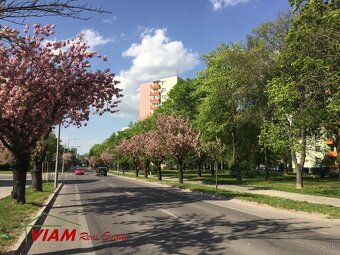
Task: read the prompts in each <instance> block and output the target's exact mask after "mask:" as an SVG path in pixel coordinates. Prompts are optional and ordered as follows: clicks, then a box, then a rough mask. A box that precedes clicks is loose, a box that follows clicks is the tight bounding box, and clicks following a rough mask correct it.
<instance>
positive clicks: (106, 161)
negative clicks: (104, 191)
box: [100, 150, 113, 166]
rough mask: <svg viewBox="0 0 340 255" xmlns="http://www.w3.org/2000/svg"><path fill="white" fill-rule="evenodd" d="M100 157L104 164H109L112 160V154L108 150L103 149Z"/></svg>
mask: <svg viewBox="0 0 340 255" xmlns="http://www.w3.org/2000/svg"><path fill="white" fill-rule="evenodd" d="M100 158H101V159H102V161H103V162H104V164H105V165H106V166H110V165H111V163H112V161H113V155H112V154H111V153H110V152H109V151H108V150H106V151H104V152H103V153H102V154H101V155H100Z"/></svg>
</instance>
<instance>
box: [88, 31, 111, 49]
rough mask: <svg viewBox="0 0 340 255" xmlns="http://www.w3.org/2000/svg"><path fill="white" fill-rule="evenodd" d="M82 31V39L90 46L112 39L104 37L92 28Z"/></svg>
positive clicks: (103, 43)
mask: <svg viewBox="0 0 340 255" xmlns="http://www.w3.org/2000/svg"><path fill="white" fill-rule="evenodd" d="M82 33H83V34H84V40H85V41H87V43H88V45H89V46H90V47H91V48H94V47H96V46H98V45H105V44H107V43H109V42H113V41H114V39H112V38H111V39H110V38H104V37H103V36H102V35H101V34H100V33H99V32H98V31H95V30H93V29H84V30H83V31H82Z"/></svg>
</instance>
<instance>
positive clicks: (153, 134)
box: [145, 130, 168, 180]
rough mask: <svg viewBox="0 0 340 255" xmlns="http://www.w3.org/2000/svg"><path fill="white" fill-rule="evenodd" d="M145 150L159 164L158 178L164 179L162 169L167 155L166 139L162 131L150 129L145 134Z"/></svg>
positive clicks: (153, 161)
mask: <svg viewBox="0 0 340 255" xmlns="http://www.w3.org/2000/svg"><path fill="white" fill-rule="evenodd" d="M145 142H146V144H145V150H146V153H147V155H148V156H149V158H150V159H151V161H152V163H154V164H155V165H156V166H157V176H158V180H162V169H161V164H162V163H163V161H164V159H165V157H166V155H167V152H168V151H167V148H166V141H165V139H164V136H163V135H162V133H161V132H158V130H156V131H154V130H153V131H150V132H148V133H147V135H145Z"/></svg>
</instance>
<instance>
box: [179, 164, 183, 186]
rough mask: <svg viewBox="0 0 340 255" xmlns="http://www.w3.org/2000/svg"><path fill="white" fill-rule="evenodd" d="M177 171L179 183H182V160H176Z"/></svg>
mask: <svg viewBox="0 0 340 255" xmlns="http://www.w3.org/2000/svg"><path fill="white" fill-rule="evenodd" d="M178 171H179V176H178V178H179V183H183V179H184V178H183V176H184V174H183V162H182V161H179V162H178Z"/></svg>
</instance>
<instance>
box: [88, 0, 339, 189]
mask: <svg viewBox="0 0 340 255" xmlns="http://www.w3.org/2000/svg"><path fill="white" fill-rule="evenodd" d="M290 3H291V4H292V6H293V8H294V10H295V11H294V13H293V14H292V13H285V14H282V15H280V16H279V17H278V19H277V20H275V21H273V22H267V23H264V24H262V25H261V26H259V27H257V28H255V29H254V30H253V32H252V33H251V34H249V35H248V37H247V42H246V43H230V44H224V43H222V44H221V45H218V46H217V47H216V49H215V50H213V51H211V52H209V53H208V54H205V55H204V56H203V57H202V58H203V60H204V61H205V63H206V69H205V70H203V71H201V72H199V73H198V75H197V77H195V78H194V79H191V80H187V81H180V82H179V83H178V84H177V85H176V86H175V87H174V88H173V89H172V90H171V91H170V94H169V99H168V100H167V101H166V102H165V103H163V104H162V106H161V107H160V108H159V109H158V110H157V111H156V112H155V113H154V115H153V116H151V117H149V118H147V119H145V120H142V121H138V122H136V123H135V124H133V125H130V128H129V129H127V130H125V131H121V132H119V133H118V134H117V135H115V134H113V135H112V136H111V137H110V138H109V139H108V140H107V141H106V142H104V143H103V144H101V145H96V146H95V147H93V148H92V150H91V151H90V154H91V153H92V154H96V153H97V151H105V150H106V151H110V150H111V152H112V153H113V154H114V155H115V157H116V160H120V159H121V156H120V153H122V152H123V154H124V155H125V156H128V158H129V159H130V160H131V161H133V162H136V157H142V158H145V159H144V162H147V161H148V160H147V159H149V160H150V158H152V157H151V155H152V154H153V153H154V152H152V151H150V149H152V148H156V146H151V144H152V143H154V141H153V138H152V136H151V135H150V134H149V132H151V134H152V133H154V132H157V130H162V126H159V125H161V123H160V122H159V121H158V118H164V117H162V116H163V115H164V114H165V115H168V116H171V115H172V116H175V117H169V118H175V119H185V120H186V121H188V123H190V124H191V125H192V127H193V130H195V132H196V134H197V135H198V134H199V135H198V137H199V138H198V139H197V141H196V142H195V143H196V145H195V146H194V152H193V153H194V154H190V153H189V154H185V155H186V156H187V157H186V158H187V159H188V160H189V159H191V161H195V162H196V163H197V168H198V169H200V162H204V160H207V159H209V161H214V162H220V161H221V160H224V161H227V162H228V167H229V168H231V169H232V170H233V173H234V175H235V177H236V178H237V180H238V181H239V182H241V181H242V173H244V172H247V171H250V170H251V169H255V168H256V167H257V166H259V165H264V166H265V172H266V177H267V178H269V166H270V165H271V164H276V162H278V161H281V162H284V164H283V165H285V166H287V165H289V164H290V163H291V162H292V161H293V163H294V165H295V170H296V187H297V188H302V187H303V181H302V170H303V166H304V161H305V157H306V150H307V145H306V144H307V140H308V139H309V138H310V137H314V136H317V137H323V138H326V137H327V138H329V139H331V140H332V141H333V143H334V145H335V146H336V150H337V155H338V158H337V162H338V165H339V162H340V157H339V155H340V143H339V141H340V133H339V132H340V122H339V121H340V118H339V117H340V99H339V95H340V94H339V66H340V65H339V59H340V56H339V47H338V46H339V41H340V30H339V28H340V20H339V18H338V17H339V9H340V8H339V7H340V1H338V0H335V1H322V0H310V1H293V0H291V1H290ZM160 114H161V115H160ZM159 115H160V116H159ZM174 128H175V127H174ZM150 130H151V131H150ZM171 132H173V134H172V135H174V136H176V135H178V133H177V131H174V130H172V131H171ZM157 137H158V140H159V141H158V143H160V144H162V139H163V137H164V134H163V132H158V133H157ZM148 139H149V140H150V141H149V142H148ZM167 139H171V138H167ZM163 143H164V142H163ZM170 143H171V142H170ZM149 146H150V147H151V148H149ZM165 148H166V146H165ZM161 151H162V150H161V149H160V150H159V152H160V153H161ZM119 152H120V153H119ZM165 152H166V153H165V154H166V156H167V157H170V158H173V159H176V160H177V163H180V161H178V159H177V158H176V156H175V155H174V154H173V153H172V152H171V151H170V150H169V149H168V150H165ZM161 154H162V153H161ZM143 155H146V156H143ZM162 156H164V155H163V154H162ZM182 160H183V159H182ZM153 162H154V163H155V164H156V165H157V161H156V160H153ZM215 164H216V163H215ZM136 166H137V164H136V163H135V167H136ZM179 169H180V168H179ZM136 171H137V168H136ZM181 172H182V170H181V169H180V180H181V178H182V177H181ZM199 172H200V171H199Z"/></svg>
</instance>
